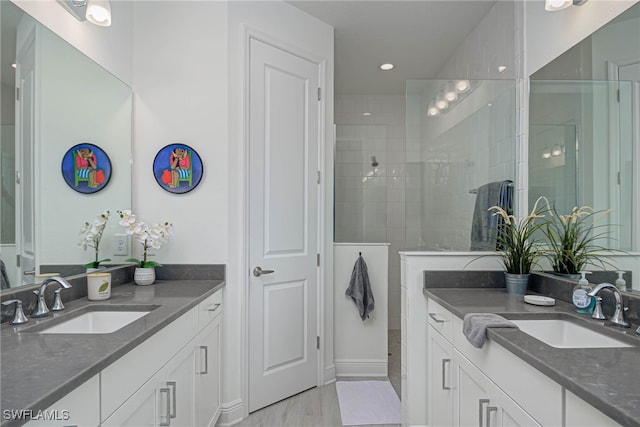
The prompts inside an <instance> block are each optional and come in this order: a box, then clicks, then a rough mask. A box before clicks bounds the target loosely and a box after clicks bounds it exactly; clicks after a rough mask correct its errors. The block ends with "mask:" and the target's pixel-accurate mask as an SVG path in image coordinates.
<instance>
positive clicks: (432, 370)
mask: <svg viewBox="0 0 640 427" xmlns="http://www.w3.org/2000/svg"><path fill="white" fill-rule="evenodd" d="M427 340H428V347H427V348H428V361H429V366H428V376H427V378H428V381H429V383H428V393H427V396H428V406H427V417H428V418H427V419H428V420H429V423H428V424H429V425H430V426H442V427H445V426H452V425H453V381H452V373H453V368H452V359H453V345H452V344H451V343H450V342H449V341H447V340H446V339H445V338H444V337H443V336H442V335H440V333H439V332H437V331H436V330H435V328H434V327H433V326H431V325H429V329H428V333H427Z"/></svg>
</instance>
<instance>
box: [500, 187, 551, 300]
mask: <svg viewBox="0 0 640 427" xmlns="http://www.w3.org/2000/svg"><path fill="white" fill-rule="evenodd" d="M541 200H545V201H546V199H545V198H544V197H540V198H538V200H536V203H535V205H534V206H533V209H532V210H531V213H530V214H529V215H527V216H525V217H523V218H516V217H515V216H514V215H509V214H508V213H507V212H506V211H505V210H504V209H503V208H501V207H500V206H492V207H490V208H489V210H490V211H493V215H498V216H499V217H500V222H499V223H498V234H497V244H498V249H499V250H500V252H499V255H500V258H501V259H502V263H503V264H504V267H505V270H506V271H505V282H506V284H507V292H508V293H510V294H516V295H524V294H526V292H527V286H528V284H529V275H530V273H531V270H532V268H533V267H534V266H535V265H537V262H538V258H540V257H541V256H542V254H543V249H542V248H541V247H540V245H539V244H538V242H537V241H536V240H535V239H534V238H533V234H534V233H535V232H536V231H537V230H538V229H539V228H540V227H541V226H542V223H540V222H537V221H536V220H537V219H538V218H541V217H543V215H541V214H540V213H539V210H538V203H539V202H540V201H541Z"/></svg>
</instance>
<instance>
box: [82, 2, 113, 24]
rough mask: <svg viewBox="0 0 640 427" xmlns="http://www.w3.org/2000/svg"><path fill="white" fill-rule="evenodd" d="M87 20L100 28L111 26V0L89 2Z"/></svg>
mask: <svg viewBox="0 0 640 427" xmlns="http://www.w3.org/2000/svg"><path fill="white" fill-rule="evenodd" d="M87 20H88V21H89V22H91V23H92V24H95V25H98V26H100V27H108V26H110V25H111V5H110V4H109V0H87Z"/></svg>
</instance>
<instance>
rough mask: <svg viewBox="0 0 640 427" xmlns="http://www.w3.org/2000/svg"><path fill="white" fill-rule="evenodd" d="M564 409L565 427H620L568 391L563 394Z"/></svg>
mask: <svg viewBox="0 0 640 427" xmlns="http://www.w3.org/2000/svg"><path fill="white" fill-rule="evenodd" d="M565 408H566V414H565V416H566V422H565V425H566V426H567V427H596V426H597V427H620V424H618V423H617V422H615V421H613V420H612V419H611V418H609V417H608V416H606V415H605V414H603V413H602V412H600V411H599V410H597V409H596V408H594V407H593V406H591V405H590V404H588V403H587V402H585V401H584V400H582V399H580V398H579V397H578V396H576V395H575V394H573V393H571V392H570V391H569V390H567V391H566V393H565Z"/></svg>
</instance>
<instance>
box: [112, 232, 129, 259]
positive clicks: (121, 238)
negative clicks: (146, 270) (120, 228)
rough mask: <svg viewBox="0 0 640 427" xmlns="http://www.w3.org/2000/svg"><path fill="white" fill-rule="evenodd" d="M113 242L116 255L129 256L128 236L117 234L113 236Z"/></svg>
mask: <svg viewBox="0 0 640 427" xmlns="http://www.w3.org/2000/svg"><path fill="white" fill-rule="evenodd" d="M113 241H114V245H113V247H114V250H113V251H114V255H121V256H127V255H129V236H127V235H126V234H115V235H114V236H113Z"/></svg>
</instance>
